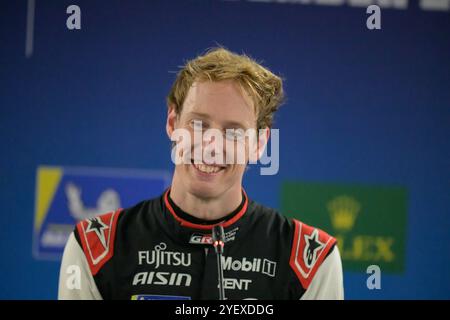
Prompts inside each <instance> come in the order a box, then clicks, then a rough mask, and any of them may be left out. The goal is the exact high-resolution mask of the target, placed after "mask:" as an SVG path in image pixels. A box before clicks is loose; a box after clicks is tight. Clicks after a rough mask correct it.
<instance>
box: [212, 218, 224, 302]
mask: <svg viewBox="0 0 450 320" xmlns="http://www.w3.org/2000/svg"><path fill="white" fill-rule="evenodd" d="M212 240H213V246H214V250H215V251H216V255H217V274H218V278H219V300H225V288H224V287H223V267H222V254H223V247H224V246H225V232H224V231H223V227H222V226H221V225H217V226H214V227H213V229H212Z"/></svg>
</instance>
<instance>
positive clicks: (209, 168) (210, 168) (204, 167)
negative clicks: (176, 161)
mask: <svg viewBox="0 0 450 320" xmlns="http://www.w3.org/2000/svg"><path fill="white" fill-rule="evenodd" d="M191 162H192V165H193V166H194V167H195V169H197V170H198V171H200V172H202V173H206V174H215V173H218V172H220V171H222V170H224V169H225V168H226V166H221V165H209V164H204V163H194V160H191Z"/></svg>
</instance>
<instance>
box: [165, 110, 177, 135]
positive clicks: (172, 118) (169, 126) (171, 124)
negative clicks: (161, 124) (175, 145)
mask: <svg viewBox="0 0 450 320" xmlns="http://www.w3.org/2000/svg"><path fill="white" fill-rule="evenodd" d="M176 122H177V113H176V111H175V106H174V105H170V106H169V108H168V110H167V121H166V132H167V135H168V136H169V139H170V137H172V133H173V131H174V130H175V126H176Z"/></svg>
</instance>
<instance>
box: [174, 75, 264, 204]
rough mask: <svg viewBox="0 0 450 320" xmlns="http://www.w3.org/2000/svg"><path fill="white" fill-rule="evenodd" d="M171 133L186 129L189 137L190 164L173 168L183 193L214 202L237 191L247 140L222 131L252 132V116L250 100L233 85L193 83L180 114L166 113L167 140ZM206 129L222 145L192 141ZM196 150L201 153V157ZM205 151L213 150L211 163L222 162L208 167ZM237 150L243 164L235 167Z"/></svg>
mask: <svg viewBox="0 0 450 320" xmlns="http://www.w3.org/2000/svg"><path fill="white" fill-rule="evenodd" d="M199 121H201V126H199V123H200V122H199ZM174 129H186V130H187V132H189V133H190V137H191V139H190V146H187V149H189V148H190V150H191V155H190V156H189V158H190V163H187V164H186V163H184V164H178V165H176V167H175V175H176V176H177V177H176V178H177V181H179V182H180V183H181V184H182V185H183V187H184V189H185V191H186V192H189V193H191V194H194V195H195V196H197V197H200V198H217V197H220V196H221V195H222V194H224V193H225V192H226V191H228V190H230V188H232V187H236V188H239V189H240V187H241V185H242V176H243V174H244V171H245V167H246V163H247V160H248V157H249V139H248V138H246V137H244V136H242V135H227V134H226V129H241V130H242V131H244V132H245V131H246V130H248V129H255V130H256V114H255V111H254V107H253V102H252V100H251V98H250V97H249V96H247V95H246V94H245V93H244V92H243V91H242V90H241V89H240V87H239V85H238V84H237V83H235V82H233V81H220V82H209V81H205V82H195V83H194V84H193V85H192V86H191V88H190V89H189V92H188V94H187V97H186V99H185V101H184V104H183V108H182V111H181V113H180V114H178V115H177V114H176V113H175V111H174V110H173V109H172V110H169V114H168V118H167V132H168V134H169V136H170V135H171V134H172V133H173V130H174ZM208 129H217V130H218V131H220V132H221V133H222V138H223V139H222V140H223V143H222V144H217V142H216V140H215V139H214V138H213V139H207V141H203V142H201V141H202V140H196V141H195V139H194V134H196V135H200V134H201V133H205V131H206V130H208ZM203 140H205V139H203ZM227 140H228V143H227ZM231 145H232V146H234V151H233V152H234V155H233V154H232V152H231V151H230V149H231V148H229V147H230V146H231ZM217 147H218V148H217ZM227 148H228V149H227ZM200 149H202V150H203V151H201V153H200V152H199V151H200ZM205 150H215V151H214V152H212V153H210V154H213V155H214V156H216V158H215V159H218V158H222V159H223V161H222V162H220V161H219V162H213V164H210V163H211V161H210V160H207V159H205V158H204V156H205V153H204V152H205ZM227 150H228V153H227ZM238 150H244V151H243V152H241V153H240V156H242V157H244V158H245V161H244V162H242V161H241V162H240V163H236V160H237V156H238V155H237V154H238V152H239V151H238ZM252 150H253V149H252ZM217 152H219V153H222V154H221V155H219V154H217ZM198 155H200V158H198ZM201 155H203V157H201ZM194 156H195V160H196V161H195V163H194ZM217 156H218V157H217ZM233 158H234V159H233ZM230 159H231V160H230ZM199 162H200V163H199ZM227 162H228V163H227ZM230 162H233V163H230ZM208 163H209V164H208Z"/></svg>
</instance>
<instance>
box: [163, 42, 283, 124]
mask: <svg viewBox="0 0 450 320" xmlns="http://www.w3.org/2000/svg"><path fill="white" fill-rule="evenodd" d="M221 80H234V81H236V82H237V83H238V84H239V85H240V87H241V89H243V90H244V91H245V92H246V93H247V94H248V95H249V96H250V97H251V98H252V100H253V103H254V106H255V113H256V115H257V123H256V126H257V128H258V129H263V128H271V127H272V123H273V116H274V113H275V112H276V111H277V110H278V108H279V107H280V105H281V104H282V103H283V100H284V92H283V80H282V79H281V77H279V76H277V75H275V74H273V73H272V72H271V71H270V70H268V69H267V68H265V67H263V66H262V65H260V64H259V63H258V62H256V61H255V60H253V59H252V58H250V57H248V56H247V55H245V54H242V55H238V54H236V53H233V52H231V51H229V50H227V49H225V48H223V47H215V48H212V49H209V50H208V51H206V53H205V54H203V55H200V56H198V57H196V58H195V59H192V60H189V61H187V63H186V64H185V65H184V66H182V67H181V70H180V71H179V72H178V74H177V77H176V80H175V82H174V83H173V85H172V88H171V89H170V92H169V95H168V96H167V106H168V107H169V108H175V112H176V114H178V115H179V114H180V113H181V111H182V108H183V103H184V100H185V98H186V96H187V94H188V91H189V89H190V87H191V86H192V84H193V83H194V82H195V81H200V82H201V81H221Z"/></svg>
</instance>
